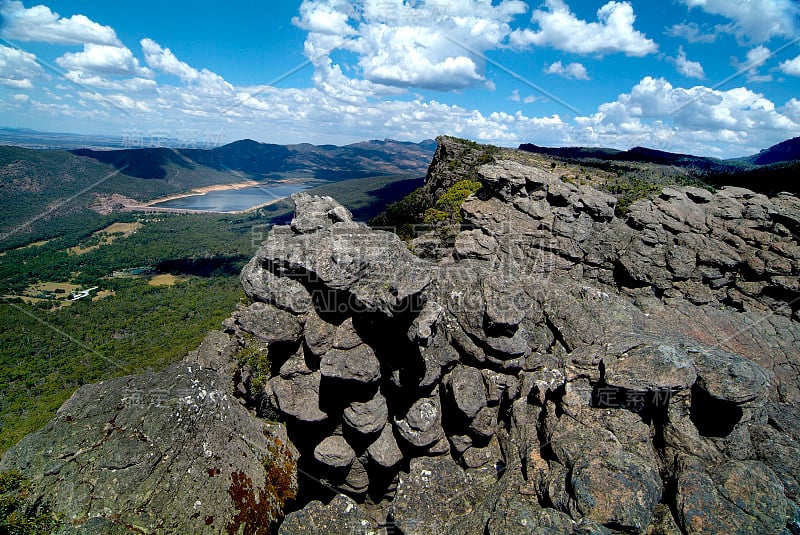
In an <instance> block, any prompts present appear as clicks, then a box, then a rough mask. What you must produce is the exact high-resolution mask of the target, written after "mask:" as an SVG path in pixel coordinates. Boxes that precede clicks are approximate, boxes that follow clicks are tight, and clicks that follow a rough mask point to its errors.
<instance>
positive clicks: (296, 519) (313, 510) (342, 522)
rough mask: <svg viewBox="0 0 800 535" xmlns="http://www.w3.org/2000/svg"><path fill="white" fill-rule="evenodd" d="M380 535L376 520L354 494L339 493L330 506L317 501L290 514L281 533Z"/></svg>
mask: <svg viewBox="0 0 800 535" xmlns="http://www.w3.org/2000/svg"><path fill="white" fill-rule="evenodd" d="M349 533H361V534H364V535H378V533H380V530H379V528H378V525H377V524H376V523H375V521H374V520H373V519H372V518H371V517H370V516H369V515H368V514H367V513H366V512H365V511H364V510H363V509H362V508H361V507H359V505H358V504H357V503H356V502H355V501H354V500H353V499H352V498H350V497H348V496H345V495H344V494H337V495H336V496H335V497H334V498H333V500H331V502H330V503H329V504H328V505H324V504H323V503H322V502H320V501H317V500H314V501H312V502H310V503H309V504H308V505H306V506H305V507H303V508H302V509H300V510H299V511H295V512H293V513H290V514H288V515H286V518H285V519H284V521H283V524H281V527H280V529H279V530H278V534H279V535H332V534H342V535H344V534H349Z"/></svg>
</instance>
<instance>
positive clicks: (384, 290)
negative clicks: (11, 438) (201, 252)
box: [3, 145, 800, 534]
mask: <svg viewBox="0 0 800 535" xmlns="http://www.w3.org/2000/svg"><path fill="white" fill-rule="evenodd" d="M467 149H469V150H468V152H469V151H473V149H474V147H472V146H471V145H470V146H469V147H467ZM467 149H465V151H467ZM448 151H449V152H448ZM448 151H443V150H441V147H440V150H439V151H438V152H437V155H438V158H442V157H443V155H444V154H445V153H453V151H452V150H450V149H448ZM456 152H457V151H456ZM462 152H463V151H462ZM470 154H472V156H474V158H475V161H476V162H480V161H482V160H481V157H480V154H473V152H470ZM450 167H452V166H448V165H447V163H446V161H436V160H435V161H434V163H433V164H432V166H431V169H432V170H433V171H432V172H431V173H432V174H431V175H430V176H429V177H428V185H427V186H426V188H427V190H428V191H429V192H436V191H443V190H445V189H446V186H442V187H439V185H437V184H434V183H433V182H435V181H436V180H437V178H436V173H435V170H436V169H449V168H450ZM448 176H449V175H448ZM452 178H453V177H452V176H450V178H449V179H448V180H451V182H452ZM477 178H478V179H479V180H480V181H481V183H482V189H481V190H480V191H479V193H478V194H477V195H476V196H473V197H470V198H469V199H468V200H467V201H466V202H465V203H464V204H463V205H462V208H461V209H462V215H463V218H464V221H465V226H464V229H463V230H461V231H460V232H459V233H458V234H457V235H456V236H455V239H454V245H452V246H450V245H446V246H443V247H442V248H440V249H439V254H438V255H437V256H436V257H435V258H425V259H423V258H419V257H417V256H415V255H414V254H412V253H411V252H410V250H411V249H413V248H414V244H413V243H412V244H406V243H403V242H402V241H401V240H400V239H399V238H398V237H397V236H396V235H394V234H393V233H390V232H385V231H377V230H372V229H370V228H368V227H367V226H365V225H363V224H359V223H355V222H353V221H352V218H351V216H350V214H349V212H348V211H347V210H346V209H345V208H344V207H342V206H340V205H339V204H338V203H337V202H336V201H334V200H333V199H331V198H327V197H311V196H309V195H306V194H298V195H296V196H295V197H294V200H295V203H296V205H297V210H296V214H295V218H294V220H293V221H292V223H291V225H287V226H276V227H274V228H273V229H272V231H271V232H270V234H269V235H268V237H267V239H266V241H265V242H264V244H263V245H262V246H261V248H260V249H259V251H258V252H257V253H256V255H255V256H254V258H253V259H252V260H251V261H250V262H249V263H248V264H247V266H246V267H245V269H244V270H243V272H242V284H243V287H244V289H245V292H246V293H247V295H248V297H249V298H250V300H251V304H249V305H247V306H241V307H240V308H239V309H238V310H237V311H236V312H235V313H234V314H233V316H232V317H231V318H230V319H229V320H227V321H226V322H225V324H224V331H223V332H216V333H212V334H211V335H209V338H208V339H207V340H206V342H205V343H204V345H203V347H201V349H200V350H199V351H198V352H196V353H195V354H193V355H191V356H190V361H191V362H192V365H193V366H196V365H200V366H202V367H203V368H213V369H214V370H216V371H215V372H214V373H218V374H219V376H220V377H222V378H224V380H225V381H227V383H226V384H227V389H228V390H229V391H230V392H232V393H234V394H235V395H236V396H238V397H239V399H240V400H241V403H243V404H245V405H246V406H248V407H250V408H252V409H253V410H254V412H257V413H258V414H259V415H261V416H264V415H270V416H276V415H277V416H278V417H279V418H280V419H281V420H282V421H284V422H285V425H286V430H287V433H288V438H289V439H290V440H291V442H292V443H293V444H294V446H295V447H296V448H297V450H298V454H299V474H300V475H299V476H298V478H299V497H298V500H297V502H295V509H296V510H295V511H294V512H291V513H290V514H289V515H288V516H287V517H286V518H285V519H284V521H283V523H282V525H281V526H280V528H279V530H280V533H285V534H290V533H353V532H357V533H388V532H398V531H399V532H401V533H406V534H412V533H420V534H423V533H452V534H456V533H459V534H472V533H497V534H500V533H502V534H514V533H554V534H555V533H564V534H570V533H650V534H679V533H709V532H715V533H770V534H773V533H774V534H779V533H780V534H786V533H800V523H799V522H800V514H799V513H798V511H800V509H798V504H800V464H798V462H797V459H800V424H799V423H798V422H800V419H799V418H798V416H800V380H798V377H800V374H798V371H800V322H798V320H799V319H800V318H799V317H798V296H799V295H800V294H799V293H798V291H799V290H800V288H798V286H797V280H798V277H800V246H799V245H798V240H799V239H800V237H799V236H798V233H799V232H800V201H798V199H797V198H796V197H794V196H790V195H779V196H777V197H774V198H767V197H764V196H762V195H756V194H754V193H752V192H750V191H747V190H743V189H738V188H724V189H721V190H720V191H717V192H715V193H711V192H708V191H705V190H700V189H697V188H690V187H675V188H665V189H664V191H663V192H662V193H661V194H660V195H659V196H658V197H657V198H655V199H652V200H647V199H645V200H640V201H637V202H636V203H634V204H633V205H632V206H631V208H630V210H629V211H628V213H627V214H626V215H625V216H624V217H618V216H616V215H615V212H614V207H615V202H616V200H615V198H614V197H612V196H610V195H608V194H606V193H603V192H601V191H599V190H597V189H595V188H593V187H591V186H590V185H574V184H570V183H567V182H564V181H563V180H561V179H560V178H559V176H557V175H556V174H553V171H552V170H551V169H549V168H547V167H545V166H536V165H531V164H526V163H524V162H522V161H514V160H511V159H506V160H499V161H497V162H494V163H492V164H488V165H483V166H480V167H479V168H478V169H477ZM432 194H433V193H432ZM424 239H427V240H429V239H430V238H429V237H428V238H424ZM254 352H255V354H258V355H261V356H265V357H267V358H268V359H269V361H270V362H271V374H270V376H269V377H268V378H266V380H262V378H258V377H257V376H258V374H259V373H260V372H259V370H258V369H257V366H254V365H252V364H250V363H248V361H247V359H244V358H243V357H242V355H244V354H250V355H252V354H253V353H254ZM237 355H238V356H237ZM257 379H258V380H257ZM74 417H75V418H76V420H75V422H77V423H75V422H73V421H72V420H71V421H70V422H71V423H70V425H77V424H79V423H80V422H81V421H82V419H83V417H82V416H80V415H77V414H76V415H75V416H74ZM236 422H238V420H236V421H234V422H232V424H231V425H239V424H238V423H236ZM66 425H67V424H66V423H65V422H63V421H61V422H60V423H59V422H55V423H53V424H51V426H49V429H50V431H48V432H49V433H51V434H50V435H47V433H44V434H40V435H38V436H37V435H34V436H32V437H29V439H26V440H27V442H26V444H27V446H26V448H27V450H26V451H28V450H29V451H34V450H35V451H37V452H40V453H41V452H43V451H45V452H46V448H44V447H38V449H36V448H35V447H34V445H36V444H37V440H38V441H42V440H43V438H42V437H45V438H46V439H47V440H50V441H52V440H55V438H54V435H53V434H52V433H55V432H56V430H57V429H60V428H62V427H64V426H66ZM47 437H49V438H47ZM187 440H190V439H188V438H187ZM19 451H20V450H19V449H16V450H13V449H12V450H11V452H9V454H8V455H7V456H6V457H5V458H4V461H3V462H4V463H5V464H6V466H8V465H13V464H14V463H13V462H12V460H13V459H18V458H20V456H19ZM214 451H216V450H214ZM42 455H44V456H45V457H46V456H47V454H46V453H44V454H42ZM109 455H110V453H109ZM17 465H19V464H18V463H17ZM46 465H47V462H46V461H44V462H42V463H38V464H37V465H36V467H37V468H36V470H40V471H39V472H36V471H35V470H31V471H32V472H33V476H34V477H35V479H38V480H42V481H44V482H47V481H49V479H48V478H49V477H50V476H48V475H46V474H47V473H48V472H47V469H45V468H44V467H45V466H46ZM97 469H98V470H100V469H102V468H97ZM43 474H44V475H43ZM259 481H260V480H259ZM234 512H235V511H234ZM231 516H232V515H231V514H227V516H224V515H223V517H221V518H226V519H227V518H230V517H231ZM209 529H210V528H209Z"/></svg>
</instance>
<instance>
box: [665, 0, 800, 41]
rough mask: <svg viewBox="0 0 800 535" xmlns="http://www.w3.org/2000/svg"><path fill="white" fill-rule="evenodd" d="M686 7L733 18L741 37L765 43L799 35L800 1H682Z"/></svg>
mask: <svg viewBox="0 0 800 535" xmlns="http://www.w3.org/2000/svg"><path fill="white" fill-rule="evenodd" d="M681 1H682V2H683V3H684V4H685V5H686V6H688V7H689V8H690V9H691V8H700V9H702V10H703V11H705V12H706V13H711V14H713V15H721V16H723V17H726V18H728V19H730V20H732V21H733V24H734V31H735V33H736V34H737V36H739V37H740V38H747V39H749V40H751V41H753V42H756V43H763V42H765V41H768V40H769V39H770V38H772V37H775V36H781V37H794V36H796V35H797V29H798V24H797V21H798V16H800V4H798V3H797V2H796V1H795V0H681Z"/></svg>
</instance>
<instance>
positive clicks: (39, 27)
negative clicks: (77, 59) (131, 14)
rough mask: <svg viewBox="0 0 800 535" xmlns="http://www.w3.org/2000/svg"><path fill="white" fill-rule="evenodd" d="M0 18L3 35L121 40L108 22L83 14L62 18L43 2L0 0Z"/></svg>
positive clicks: (72, 41)
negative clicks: (40, 3)
mask: <svg viewBox="0 0 800 535" xmlns="http://www.w3.org/2000/svg"><path fill="white" fill-rule="evenodd" d="M0 20H2V21H3V25H2V29H0V36H2V37H3V38H5V39H12V40H17V41H41V42H44V43H54V44H84V43H93V44H97V45H111V46H120V45H121V44H122V43H120V41H119V39H118V38H117V34H116V33H115V32H114V30H113V29H112V28H111V27H109V26H103V25H101V24H98V23H96V22H94V21H92V20H90V19H89V18H87V17H86V16H84V15H73V16H72V17H70V18H64V17H61V16H60V15H59V14H58V13H54V12H52V11H50V8H48V7H46V6H43V5H37V6H34V7H31V8H29V9H26V8H25V6H23V5H22V2H20V1H17V0H0Z"/></svg>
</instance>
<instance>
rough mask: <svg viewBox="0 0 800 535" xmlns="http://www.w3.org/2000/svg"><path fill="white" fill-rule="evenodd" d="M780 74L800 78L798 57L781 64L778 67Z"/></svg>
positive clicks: (799, 57)
mask: <svg viewBox="0 0 800 535" xmlns="http://www.w3.org/2000/svg"><path fill="white" fill-rule="evenodd" d="M778 68H779V69H780V70H781V72H782V73H784V74H788V75H790V76H800V56H797V57H795V58H794V59H787V60H786V61H783V62H781V64H780V66H779V67H778Z"/></svg>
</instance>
